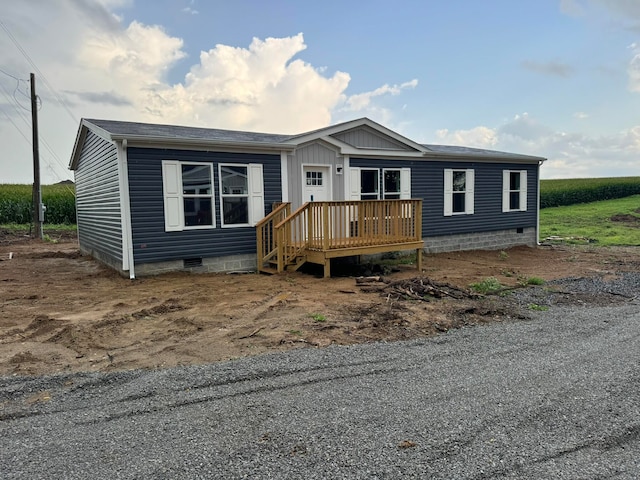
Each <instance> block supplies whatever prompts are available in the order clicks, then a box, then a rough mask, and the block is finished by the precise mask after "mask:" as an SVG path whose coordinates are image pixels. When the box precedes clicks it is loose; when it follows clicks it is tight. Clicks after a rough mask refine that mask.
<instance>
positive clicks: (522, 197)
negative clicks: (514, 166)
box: [502, 170, 527, 212]
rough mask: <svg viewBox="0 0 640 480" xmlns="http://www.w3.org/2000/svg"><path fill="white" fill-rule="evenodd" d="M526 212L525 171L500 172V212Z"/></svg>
mask: <svg viewBox="0 0 640 480" xmlns="http://www.w3.org/2000/svg"><path fill="white" fill-rule="evenodd" d="M526 210H527V171H526V170H503V171H502V211H503V212H525V211H526Z"/></svg>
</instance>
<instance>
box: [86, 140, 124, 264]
mask: <svg viewBox="0 0 640 480" xmlns="http://www.w3.org/2000/svg"><path fill="white" fill-rule="evenodd" d="M74 176H75V183H76V217H77V225H78V243H79V245H80V250H81V251H83V252H85V253H88V254H90V255H91V256H93V257H95V258H97V259H99V260H100V261H102V262H104V263H106V264H108V265H110V266H112V267H114V268H116V269H117V270H118V271H122V255H123V252H122V223H121V222H122V218H121V214H122V208H121V204H120V180H119V176H118V150H117V147H116V145H115V144H114V143H111V142H109V141H107V140H105V139H103V138H101V137H99V136H98V135H96V134H94V133H93V132H91V131H89V132H87V134H86V136H85V138H84V142H83V145H82V148H81V152H80V155H79V160H78V165H77V168H76V169H75V172H74Z"/></svg>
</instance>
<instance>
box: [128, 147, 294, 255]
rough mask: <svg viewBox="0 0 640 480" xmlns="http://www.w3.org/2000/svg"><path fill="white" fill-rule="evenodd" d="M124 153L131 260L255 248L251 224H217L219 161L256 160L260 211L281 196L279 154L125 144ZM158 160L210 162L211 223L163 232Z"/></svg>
mask: <svg viewBox="0 0 640 480" xmlns="http://www.w3.org/2000/svg"><path fill="white" fill-rule="evenodd" d="M127 158H128V173H129V197H130V202H131V230H132V236H133V254H134V261H135V263H137V264H142V263H152V262H162V261H169V260H181V259H185V258H200V257H201V258H209V257H219V256H226V255H237V254H251V253H255V252H256V229H255V227H235V228H234V227H228V228H221V224H222V222H221V218H220V212H221V209H220V196H219V193H220V192H219V185H220V184H219V177H218V175H219V172H218V164H220V163H238V164H249V163H260V164H262V165H263V181H264V203H265V210H266V212H265V213H269V212H270V211H271V205H272V204H273V202H279V201H281V200H282V192H281V182H280V155H279V154H278V155H265V154H248V153H221V152H205V151H191V150H169V149H153V148H129V149H128V152H127ZM162 160H177V161H181V162H207V163H212V164H213V170H214V179H213V184H214V192H215V194H214V201H215V216H216V222H215V223H216V227H215V228H212V229H205V230H184V231H179V232H165V225H164V203H163V193H162Z"/></svg>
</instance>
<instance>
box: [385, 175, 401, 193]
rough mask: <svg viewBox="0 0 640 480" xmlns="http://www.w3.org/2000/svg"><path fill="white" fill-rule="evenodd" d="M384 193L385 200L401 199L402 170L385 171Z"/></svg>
mask: <svg viewBox="0 0 640 480" xmlns="http://www.w3.org/2000/svg"><path fill="white" fill-rule="evenodd" d="M383 177H384V181H383V191H382V195H383V197H382V198H384V199H385V200H397V199H399V198H400V194H401V189H400V170H384V173H383Z"/></svg>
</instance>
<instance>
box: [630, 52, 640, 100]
mask: <svg viewBox="0 0 640 480" xmlns="http://www.w3.org/2000/svg"><path fill="white" fill-rule="evenodd" d="M629 49H630V50H631V52H632V55H633V57H632V58H631V61H630V62H629V68H628V73H629V90H631V91H632V92H640V45H638V44H637V43H632V44H631V45H629Z"/></svg>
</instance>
